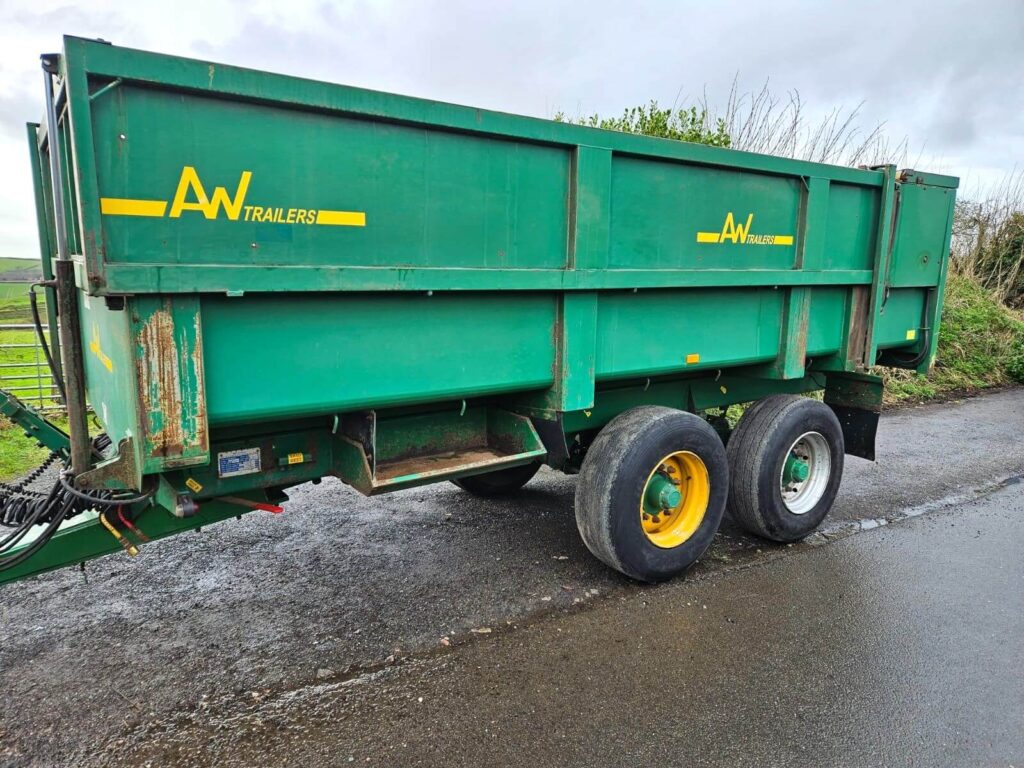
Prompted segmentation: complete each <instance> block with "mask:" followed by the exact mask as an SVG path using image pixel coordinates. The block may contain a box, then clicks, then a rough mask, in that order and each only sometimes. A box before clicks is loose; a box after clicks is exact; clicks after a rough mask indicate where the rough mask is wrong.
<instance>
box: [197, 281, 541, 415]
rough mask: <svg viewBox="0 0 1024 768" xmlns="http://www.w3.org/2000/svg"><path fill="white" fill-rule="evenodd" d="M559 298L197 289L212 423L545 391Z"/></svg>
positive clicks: (518, 294) (526, 294)
mask: <svg viewBox="0 0 1024 768" xmlns="http://www.w3.org/2000/svg"><path fill="white" fill-rule="evenodd" d="M556 305H557V297H556V296H554V295H552V294H547V295H545V294H539V293H525V294H524V293H516V294H509V295H505V296H502V297H501V299H500V300H495V299H494V298H493V297H490V296H487V295H484V294H446V295H441V294H435V295H434V296H426V295H424V294H419V295H408V294H405V295H401V294H400V295H392V296H378V295H367V294H356V295H345V296H330V295H322V294H293V295H291V296H287V297H286V296H261V297H253V298H250V297H248V296H246V297H242V298H226V297H212V296H211V297H204V298H203V311H202V316H203V344H204V347H205V349H206V350H207V354H206V356H205V363H206V384H207V385H206V397H207V404H208V415H209V418H210V422H211V424H213V425H219V424H226V423H238V422H244V421H247V420H258V419H267V418H275V417H297V416H304V415H313V414H330V413H340V412H342V411H345V410H355V409H359V408H381V407H386V406H393V405H402V404H408V403H418V402H429V401H433V400H444V399H451V398H460V397H473V396H479V395H488V394H497V393H500V392H510V391H516V390H530V389H543V388H547V387H550V386H551V385H552V382H553V380H554V371H553V369H554V360H555V352H554V329H555V317H556ZM270 392H273V393H274V394H273V397H268V396H267V394H268V393H270Z"/></svg>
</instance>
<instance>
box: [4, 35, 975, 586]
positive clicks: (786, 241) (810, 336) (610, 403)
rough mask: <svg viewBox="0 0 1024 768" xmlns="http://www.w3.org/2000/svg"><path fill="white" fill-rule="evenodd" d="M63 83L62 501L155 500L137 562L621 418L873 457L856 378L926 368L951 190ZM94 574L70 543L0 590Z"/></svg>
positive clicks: (355, 100) (158, 72)
mask: <svg viewBox="0 0 1024 768" xmlns="http://www.w3.org/2000/svg"><path fill="white" fill-rule="evenodd" d="M59 74H60V77H59V78H58V83H59V88H58V90H57V93H56V95H55V97H54V99H55V105H56V110H57V115H58V125H59V136H58V137H57V138H58V139H59V140H58V141H53V140H52V139H53V137H51V136H49V135H48V132H47V130H46V129H45V126H34V125H33V126H30V129H29V136H30V140H31V141H30V143H31V150H32V158H33V164H34V171H35V177H36V201H37V208H38V213H39V219H40V227H39V229H40V234H41V255H42V258H43V261H44V264H46V265H47V267H49V265H50V262H51V260H52V259H54V258H55V256H56V255H57V253H58V248H57V243H56V238H57V237H58V233H57V231H56V228H55V223H54V220H53V219H54V210H55V208H54V203H55V200H54V191H53V188H52V181H53V179H52V176H51V170H50V167H51V166H50V154H51V153H53V152H56V153H57V161H58V163H59V165H60V168H61V169H62V171H63V172H62V174H61V175H62V177H63V179H64V184H63V189H62V190H60V193H58V194H59V195H60V196H62V197H63V199H64V203H65V206H64V208H65V215H66V229H67V241H68V242H67V245H68V251H69V253H70V254H71V256H72V261H73V269H74V279H75V288H76V294H77V304H78V308H77V313H78V315H77V316H78V327H79V329H80V330H79V333H80V336H81V337H80V342H81V344H80V346H81V349H82V352H81V356H80V359H79V360H71V361H70V365H69V364H68V361H67V360H65V363H64V372H63V375H64V376H65V377H66V378H69V379H73V378H74V377H80V378H81V384H82V386H83V387H84V390H85V392H86V393H87V397H88V401H89V403H90V404H91V407H92V409H93V411H94V413H95V416H96V418H97V419H98V421H99V422H100V423H101V424H102V426H103V428H104V430H105V431H106V433H107V434H108V435H109V436H110V438H111V440H112V448H111V452H110V454H109V455H108V456H107V457H106V458H105V459H104V460H102V461H95V460H91V461H90V462H89V466H88V467H81V468H76V475H77V479H78V481H79V483H80V485H81V487H83V488H85V487H91V488H109V489H114V488H132V489H141V488H143V487H145V486H146V485H147V483H149V482H152V483H155V484H156V486H157V490H156V495H155V499H156V502H157V503H156V504H155V505H154V506H152V507H150V508H148V509H147V510H144V511H143V512H142V513H141V516H140V517H139V520H138V525H139V526H140V528H144V529H146V530H147V534H148V535H150V536H151V537H153V536H160V535H166V534H167V533H173V532H176V531H178V530H184V529H186V528H192V527H197V526H199V525H205V524H207V523H209V522H214V521H216V520H219V519H222V518H225V517H228V516H233V515H236V514H238V513H239V511H240V509H241V508H240V507H239V506H238V504H237V499H239V498H241V499H243V500H248V501H249V502H251V503H257V504H258V503H275V502H276V501H277V500H280V499H281V498H282V497H283V494H282V491H283V489H285V488H287V487H289V486H292V485H295V484H298V483H303V482H306V481H309V480H314V479H317V478H319V477H322V476H324V475H329V474H334V475H337V476H339V477H341V478H342V479H343V480H344V481H345V482H347V483H349V484H351V485H352V486H354V487H355V488H357V489H359V490H360V491H362V492H363V493H367V494H372V493H379V492H383V491H389V490H395V489H400V488H406V487H410V486H413V485H418V484H422V483H426V482H432V481H436V480H440V479H452V478H458V477H463V476H469V475H473V474H477V473H480V472H483V471H494V470H499V469H506V468H510V467H514V466H518V465H523V464H528V463H531V462H536V461H539V460H543V461H546V462H547V463H548V464H550V465H551V466H554V467H556V468H559V469H565V470H567V471H574V470H576V469H578V467H579V462H580V460H581V457H582V455H583V454H584V453H585V449H586V447H587V445H588V444H589V442H590V440H591V439H592V437H593V435H594V434H596V433H597V432H598V430H599V429H600V428H601V427H602V426H603V425H604V424H606V423H607V422H608V421H610V420H611V419H612V418H614V417H615V416H616V415H618V414H619V413H621V412H623V411H625V410H627V409H629V408H631V407H634V406H637V405H644V404H659V405H666V406H670V407H672V408H677V409H680V410H686V411H691V412H706V411H708V410H709V409H716V408H722V407H725V406H729V405H731V404H734V403H745V402H749V401H753V400H757V399H759V398H762V397H764V396H766V395H770V394H773V393H782V392H791V393H796V392H812V391H816V390H824V391H825V399H826V402H828V403H829V404H830V405H832V406H833V408H834V410H835V412H836V414H837V415H838V416H839V417H840V421H841V423H842V425H843V430H844V435H845V438H846V447H847V450H848V451H849V452H851V453H857V454H858V455H862V456H867V457H873V439H874V426H875V423H876V421H877V414H878V412H879V410H880V405H881V388H880V385H879V384H878V380H877V379H875V378H874V377H872V376H871V375H870V373H869V369H870V368H871V367H872V366H874V365H876V364H882V365H892V366H898V367H908V368H913V369H915V370H917V371H919V372H925V371H927V370H928V368H929V366H930V365H931V364H932V363H933V362H934V357H935V350H936V343H937V333H936V329H937V327H938V322H939V316H940V312H941V308H942V298H943V286H944V283H945V277H946V269H947V263H948V258H947V254H948V251H949V238H950V227H951V221H952V213H953V203H954V195H955V188H956V179H953V178H951V177H947V176H940V175H935V174H925V173H918V172H914V171H897V170H896V168H895V167H893V166H882V167H878V168H873V169H856V168H846V167H837V166H830V165H823V164H816V163H809V162H802V161H797V160H789V159H783V158H777V157H769V156H762V155H756V154H751V153H746V152H740V151H735V150H729V149H719V148H714V147H707V146H701V145H695V144H688V143H683V142H675V141H668V140H661V139H655V138H649V137H644V136H636V135H627V134H622V133H617V132H610V131H602V130H597V129H591V128H586V127H581V126H575V125H569V124H564V123H558V122H552V121H547V120H538V119H532V118H526V117H519V116H514V115H508V114H501V113H496V112H490V111H485V110H479V109H472V108H468V107H461V106H454V105H451V104H444V103H438V102H433V101H424V100H421V99H414V98H408V97H403V96H396V95H391V94H386V93H378V92H372V91H367V90H363V89H358V88H352V87H347V86H340V85H332V84H326V83H321V82H314V81H310V80H303V79H298V78H293V77H285V76H281V75H274V74H267V73H263V72H255V71H251V70H246V69H239V68H235V67H229V66H223V65H220V64H213V63H209V62H202V61H194V60H188V59H183V58H177V57H172V56H165V55H158V54H153V53H146V52H141V51H135V50H129V49H124V48H119V47H115V46H112V45H108V44H104V43H101V42H95V41H88V40H82V39H77V38H66V39H65V42H64V52H63V55H62V56H60V58H59ZM51 290H52V289H51ZM51 304H54V305H55V304H56V302H52V303H48V306H50V305H51ZM50 322H51V324H56V322H57V319H56V318H55V317H51V318H50ZM51 331H53V338H56V337H57V333H56V331H57V328H56V327H54V328H52V329H51ZM65 343H66V341H65ZM64 351H65V352H66V351H67V350H64ZM77 416H78V419H77V423H79V424H80V423H81V422H82V421H84V414H77ZM71 423H72V431H74V430H75V428H76V414H72V419H71ZM79 428H80V427H79ZM225 497H228V498H232V499H235V500H236V501H235V502H228V501H224V499H225ZM117 548H118V544H117V542H116V541H114V539H113V538H112V537H111V536H110V535H109V534H108V532H106V531H104V530H103V529H102V527H101V526H99V525H98V524H97V523H96V522H95V520H90V521H86V522H83V523H80V524H79V525H77V526H70V527H68V528H67V529H66V530H62V531H61V532H60V533H59V534H58V535H57V536H56V537H54V539H53V541H51V542H49V543H48V544H47V545H46V547H44V548H43V549H42V550H41V551H40V552H39V553H38V554H37V555H35V556H34V557H33V558H32V559H31V560H29V561H27V562H26V564H25V565H24V566H23V567H22V568H21V569H20V570H18V569H16V570H14V571H13V572H6V573H3V574H0V580H4V579H8V578H16V577H17V576H21V575H26V574H28V573H34V572H38V571H40V570H45V569H47V568H52V567H56V566H59V565H63V564H67V563H72V562H78V561H80V560H84V559H86V558H88V557H91V556H95V555H98V554H102V553H104V552H108V551H113V550H116V549H117Z"/></svg>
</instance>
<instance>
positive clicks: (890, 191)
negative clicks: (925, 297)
mask: <svg viewBox="0 0 1024 768" xmlns="http://www.w3.org/2000/svg"><path fill="white" fill-rule="evenodd" d="M878 170H880V171H882V173H883V174H884V180H885V181H884V185H883V186H882V206H881V211H880V214H881V218H880V220H879V227H878V240H877V241H876V243H875V263H874V268H873V270H872V280H871V304H870V306H869V307H868V317H867V332H866V339H865V343H864V357H863V359H862V361H861V363H862V365H863V367H864V368H870V367H871V366H872V365H874V364H875V358H876V356H877V355H878V339H877V338H875V327H876V325H877V324H878V315H879V314H880V312H881V311H882V308H883V306H884V305H885V299H886V298H887V296H886V294H887V292H888V289H889V259H890V258H891V257H892V245H893V243H892V238H893V233H894V228H895V226H896V221H895V218H896V213H897V211H898V208H897V206H896V195H897V191H896V166H895V165H883V166H881V167H880V168H879V169H878Z"/></svg>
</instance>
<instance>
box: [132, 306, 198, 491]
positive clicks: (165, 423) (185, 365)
mask: <svg viewBox="0 0 1024 768" xmlns="http://www.w3.org/2000/svg"><path fill="white" fill-rule="evenodd" d="M131 305H132V329H133V334H134V340H135V368H136V373H137V376H138V385H139V386H138V397H139V413H140V416H141V422H142V423H141V426H142V429H143V432H144V434H143V437H144V442H143V450H142V454H143V462H144V471H145V472H146V473H149V472H159V471H162V470H166V469H172V468H175V467H185V466H192V465H196V464H206V463H207V462H208V461H209V460H210V445H209V434H208V425H207V418H206V394H205V391H204V389H205V377H204V374H203V336H202V322H201V320H202V318H201V316H200V310H199V297H198V296H194V295H193V296H182V295H178V296H173V297H172V296H151V297H139V298H136V299H133V300H132V301H131Z"/></svg>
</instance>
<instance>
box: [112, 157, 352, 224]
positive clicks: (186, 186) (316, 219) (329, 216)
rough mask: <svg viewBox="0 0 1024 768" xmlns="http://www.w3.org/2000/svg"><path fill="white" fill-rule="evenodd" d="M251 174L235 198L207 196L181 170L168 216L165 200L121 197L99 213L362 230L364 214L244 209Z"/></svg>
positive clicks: (192, 174)
mask: <svg viewBox="0 0 1024 768" xmlns="http://www.w3.org/2000/svg"><path fill="white" fill-rule="evenodd" d="M251 180H252V171H242V176H241V178H239V180H238V186H237V187H236V188H235V194H234V195H229V194H228V191H227V189H226V188H224V187H214V188H213V194H212V195H207V194H206V189H205V188H204V187H203V183H202V182H201V181H200V180H199V174H198V173H197V172H196V169H195V168H194V167H192V166H191V165H186V166H185V167H184V168H182V169H181V177H180V178H179V179H178V188H177V190H176V191H175V193H174V198H173V199H172V200H171V203H170V208H171V210H170V213H168V212H167V205H168V203H167V201H166V200H136V199H131V198H123V197H101V198H100V213H102V214H103V215H105V216H149V217H152V218H163V217H164V216H165V215H167V216H168V217H169V218H172V219H177V218H179V217H180V216H181V214H182V213H184V212H185V211H198V212H200V213H202V214H203V216H205V217H206V218H207V219H216V218H219V217H220V215H221V213H222V212H223V214H224V216H225V218H227V219H229V220H230V221H238V220H239V219H241V220H243V221H256V222H263V223H272V224H321V225H329V226H341V227H365V226H366V214H365V213H364V212H363V211H332V210H328V209H325V208H284V207H280V206H276V207H275V206H264V205H246V204H245V196H246V194H247V193H248V191H249V182H250V181H251Z"/></svg>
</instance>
